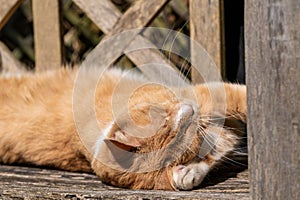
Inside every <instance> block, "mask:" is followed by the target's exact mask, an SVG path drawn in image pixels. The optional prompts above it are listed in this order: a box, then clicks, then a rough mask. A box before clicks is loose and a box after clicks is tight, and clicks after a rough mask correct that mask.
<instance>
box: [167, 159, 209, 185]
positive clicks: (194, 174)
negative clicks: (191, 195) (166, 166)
mask: <svg viewBox="0 0 300 200" xmlns="http://www.w3.org/2000/svg"><path fill="white" fill-rule="evenodd" d="M208 171H209V166H208V165H207V164H206V163H204V162H200V163H193V164H189V165H188V166H184V165H178V166H176V167H174V168H173V181H174V183H175V186H176V188H177V189H180V190H191V189H193V188H194V187H196V186H198V185H200V183H201V182H202V180H203V179H204V177H205V176H206V174H207V173H208Z"/></svg>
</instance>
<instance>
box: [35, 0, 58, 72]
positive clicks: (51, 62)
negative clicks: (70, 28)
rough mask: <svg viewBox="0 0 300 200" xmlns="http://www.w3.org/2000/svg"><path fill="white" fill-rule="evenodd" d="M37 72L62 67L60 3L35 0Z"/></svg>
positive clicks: (48, 0)
mask: <svg viewBox="0 0 300 200" xmlns="http://www.w3.org/2000/svg"><path fill="white" fill-rule="evenodd" d="M32 11H33V17H34V20H33V21H34V44H35V56H36V59H35V60H36V71H37V72H41V71H46V70H49V69H57V68H59V67H61V66H62V44H61V43H62V42H61V40H62V39H61V29H60V1H59V0H43V1H41V0H33V1H32Z"/></svg>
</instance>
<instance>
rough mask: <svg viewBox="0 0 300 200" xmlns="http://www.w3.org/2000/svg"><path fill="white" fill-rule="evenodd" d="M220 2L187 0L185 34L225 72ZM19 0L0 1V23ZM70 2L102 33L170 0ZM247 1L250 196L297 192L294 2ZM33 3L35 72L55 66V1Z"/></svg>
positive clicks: (10, 61) (297, 17) (5, 55)
mask: <svg viewBox="0 0 300 200" xmlns="http://www.w3.org/2000/svg"><path fill="white" fill-rule="evenodd" d="M224 1H225V0H190V2H189V4H190V26H191V28H190V29H191V33H190V36H191V38H192V39H193V40H195V41H197V42H199V43H200V44H201V45H202V46H203V47H204V48H205V49H206V50H207V52H208V53H209V54H210V55H211V56H212V58H213V60H214V61H215V63H216V64H217V66H218V69H219V72H218V73H220V74H221V75H224V71H225V60H224V59H225V58H224V52H225V48H224V23H223V20H224V19H223V16H224V13H223V3H224ZM21 2H22V0H10V1H6V0H0V5H1V7H0V29H1V28H2V27H3V25H4V24H5V23H6V22H7V20H8V19H9V17H10V16H11V15H12V14H13V13H14V11H15V10H16V8H17V7H18V6H19V5H20V4H21ZM73 2H74V3H76V4H77V6H79V7H80V8H81V9H82V10H83V11H84V12H86V14H87V15H88V17H89V18H90V19H91V20H92V21H93V22H94V23H95V24H96V25H97V26H98V27H99V28H100V29H101V30H102V31H103V32H104V33H105V34H106V36H105V38H104V39H107V38H109V37H110V36H112V35H113V34H116V33H120V32H122V31H124V30H128V29H133V28H142V27H146V26H147V25H148V24H149V22H150V21H151V20H152V19H153V18H154V17H155V16H156V15H157V14H158V13H159V12H160V10H161V9H162V8H163V7H164V6H165V5H166V4H167V3H168V2H169V1H168V0H141V1H136V3H135V4H133V5H132V6H131V7H130V8H129V9H128V10H126V11H125V13H121V12H120V11H119V10H118V9H117V8H116V7H115V5H114V4H113V3H112V2H111V1H110V0H73ZM245 4H246V7H245V12H246V15H245V22H246V24H245V33H246V35H245V41H246V49H245V50H246V61H247V62H246V64H247V84H248V105H249V106H248V112H249V113H248V114H249V118H248V120H249V121H248V133H249V136H248V137H249V138H248V146H249V147H248V149H249V169H250V176H249V178H250V196H251V198H252V199H283V198H284V199H300V194H299V191H300V188H299V184H300V170H299V165H300V160H299V158H300V154H299V153H300V152H299V151H300V148H299V144H300V139H299V110H300V109H299V101H300V98H299V76H300V74H299V67H300V53H299V52H300V24H299V22H300V14H299V13H300V12H299V10H300V1H299V0H282V1H276V0H270V1H268V2H267V1H261V0H252V1H245ZM32 5H33V15H34V30H35V35H34V41H35V52H36V54H35V56H36V57H35V59H36V71H38V72H40V71H44V70H47V69H49V68H56V67H58V66H61V65H62V51H61V49H62V40H61V35H60V34H61V30H60V1H59V0H32ZM141 43H147V44H151V43H150V41H149V40H148V39H147V38H145V37H143V36H142V35H141V34H137V35H136V37H133V40H132V41H129V42H128V44H126V45H128V46H130V45H135V44H141ZM97 48H98V47H96V48H95V50H97ZM194 48H195V47H194V46H193V45H192V46H191V60H192V62H197V61H198V62H199V61H200V60H201V57H199V55H198V54H197V52H195V51H194V50H193V49H194ZM127 56H128V58H129V59H130V60H131V61H132V62H134V63H135V64H136V65H137V66H141V65H142V64H144V63H148V62H150V61H151V62H156V61H157V62H159V63H165V64H168V65H170V66H172V67H174V64H172V63H171V62H169V60H168V59H167V58H165V57H164V55H163V54H162V53H161V52H160V51H158V50H156V49H151V50H147V56H145V54H143V53H141V52H136V53H129V54H127ZM0 57H1V58H2V59H1V62H0V66H1V65H2V67H5V66H10V68H11V69H10V70H13V71H14V70H15V71H17V70H20V65H21V64H20V63H19V62H18V61H15V59H14V58H13V57H12V55H11V53H10V52H9V50H8V49H7V48H6V47H5V46H3V45H2V46H0ZM149 59H151V60H149ZM1 63H2V64H1ZM174 68H175V67H174ZM203 70H209V69H203ZM192 79H193V82H194V83H197V82H201V81H202V80H201V78H200V77H198V76H197V75H196V74H194V73H192Z"/></svg>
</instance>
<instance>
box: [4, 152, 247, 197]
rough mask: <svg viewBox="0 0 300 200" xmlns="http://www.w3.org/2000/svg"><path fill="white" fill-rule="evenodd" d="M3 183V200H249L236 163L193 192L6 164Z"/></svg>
mask: <svg viewBox="0 0 300 200" xmlns="http://www.w3.org/2000/svg"><path fill="white" fill-rule="evenodd" d="M245 160H246V157H241V159H240V160H239V162H242V163H244V164H245ZM0 180H1V181H0V199H239V200H243V199H249V198H248V195H249V185H248V172H247V171H245V167H243V166H242V165H237V164H236V163H233V164H227V165H223V166H222V167H218V168H217V169H216V170H214V171H212V173H210V175H209V177H208V178H207V179H206V180H205V181H204V183H203V184H202V185H201V187H200V188H199V189H196V190H193V191H177V192H171V191H146V190H128V189H121V188H116V187H112V186H108V185H105V184H103V183H102V182H101V181H100V180H99V179H98V177H97V176H95V175H93V174H85V173H72V172H65V171H58V170H50V169H40V168H31V167H18V166H5V165H0Z"/></svg>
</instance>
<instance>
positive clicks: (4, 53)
mask: <svg viewBox="0 0 300 200" xmlns="http://www.w3.org/2000/svg"><path fill="white" fill-rule="evenodd" d="M24 71H25V68H24V66H23V65H22V64H21V63H20V62H19V61H18V60H17V59H16V58H15V57H14V55H13V54H12V53H11V52H10V50H9V49H8V48H7V47H6V46H5V44H3V43H2V42H0V72H1V73H13V74H14V73H19V72H24Z"/></svg>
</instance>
